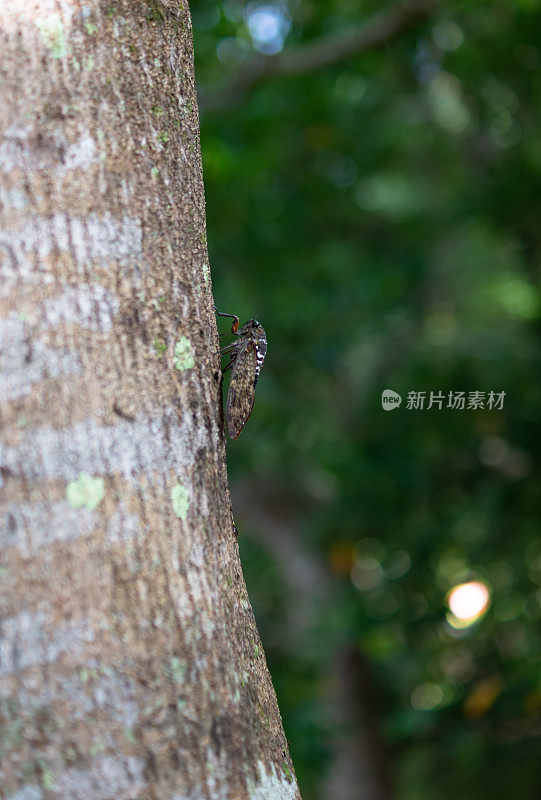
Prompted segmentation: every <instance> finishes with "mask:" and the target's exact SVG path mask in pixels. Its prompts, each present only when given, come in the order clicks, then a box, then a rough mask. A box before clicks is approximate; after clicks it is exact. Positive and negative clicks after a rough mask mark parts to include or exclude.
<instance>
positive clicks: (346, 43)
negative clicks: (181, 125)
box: [199, 0, 437, 113]
mask: <svg viewBox="0 0 541 800" xmlns="http://www.w3.org/2000/svg"><path fill="white" fill-rule="evenodd" d="M436 5H437V0H408V2H399V3H395V4H393V5H392V6H390V7H388V8H385V9H384V10H383V11H380V12H379V13H377V14H374V15H372V16H371V17H369V18H368V19H367V20H366V22H364V23H363V24H362V25H360V26H358V27H356V28H347V29H345V30H343V31H340V32H338V33H332V34H330V35H329V36H326V37H324V38H321V39H318V40H316V41H314V42H310V43H309V44H305V45H300V46H299V47H295V48H291V49H289V50H285V51H284V52H283V53H280V54H279V55H275V56H264V55H257V56H253V57H252V58H251V59H250V60H249V61H248V62H247V63H244V64H243V65H242V66H241V67H240V68H239V70H238V71H237V72H236V74H234V75H233V77H232V78H231V80H230V81H229V82H228V83H227V84H225V85H224V86H222V87H221V88H220V89H218V90H217V91H209V92H207V91H205V89H204V88H203V90H202V91H201V92H200V97H199V110H200V112H201V113H205V112H210V111H220V110H224V109H228V108H231V107H232V106H234V105H236V104H237V103H238V102H239V101H240V100H241V99H242V98H243V97H244V96H245V95H246V94H247V93H248V92H249V91H250V90H252V89H253V88H254V87H255V86H257V85H258V84H261V83H264V82H265V81H268V80H272V79H273V78H281V77H286V76H295V75H307V74H311V73H314V72H319V71H321V70H324V69H327V68H329V67H331V66H333V65H334V64H338V63H339V62H341V61H344V60H345V59H347V58H350V57H351V56H355V55H359V54H360V53H365V52H367V51H369V50H375V49H377V48H378V47H382V46H384V45H385V44H387V43H388V42H390V41H392V40H393V39H395V38H396V37H397V36H399V35H400V34H402V33H403V32H404V31H406V30H407V29H409V28H410V27H411V26H412V25H414V24H416V23H418V22H419V21H421V20H423V19H425V18H426V17H427V16H428V15H429V14H430V13H431V12H432V11H433V10H434V8H435V7H436Z"/></svg>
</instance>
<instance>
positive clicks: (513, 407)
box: [190, 0, 541, 800]
mask: <svg viewBox="0 0 541 800" xmlns="http://www.w3.org/2000/svg"><path fill="white" fill-rule="evenodd" d="M190 5H191V9H192V14H193V24H194V34H195V51H196V70H197V80H198V92H199V97H200V105H201V140H202V151H203V164H204V177H205V186H206V202H207V215H208V238H209V251H210V257H211V263H212V272H213V286H214V297H215V301H216V303H217V305H218V307H219V308H220V309H221V310H223V311H227V312H230V313H235V314H239V315H240V317H241V323H242V322H244V321H245V320H246V319H249V318H251V317H253V316H256V317H257V318H258V319H259V320H260V321H261V322H262V324H263V325H264V327H265V328H266V331H267V336H268V341H269V351H268V356H267V360H266V363H265V366H264V369H263V371H262V375H261V378H260V381H259V383H258V387H257V401H256V405H255V409H254V413H253V414H252V417H251V419H250V421H249V423H248V425H247V426H246V429H245V430H244V432H243V434H242V436H241V438H240V439H239V440H238V441H237V442H234V443H230V444H229V445H228V463H229V469H230V477H231V481H232V490H233V502H234V510H235V515H236V522H237V527H238V529H239V542H240V548H241V555H242V560H243V564H244V568H245V574H246V578H247V582H248V589H249V592H250V596H251V599H252V602H253V605H254V610H255V613H256V617H257V621H258V625H259V629H260V632H261V635H262V639H263V643H264V646H265V650H266V653H267V656H268V661H269V666H270V669H271V673H272V676H273V680H274V684H275V686H276V691H277V694H278V700H279V704H280V708H281V712H282V715H283V720H284V726H285V730H286V734H287V736H288V738H289V741H290V744H291V753H292V756H293V760H294V763H295V765H296V769H297V773H298V778H299V782H300V787H301V792H302V794H303V798H304V800H316V799H317V800H327V798H329V799H330V798H333V800H345V799H346V798H347V800H356V799H357V800H365V799H367V798H369V799H370V800H383V799H384V798H389V797H392V798H394V799H395V800H435V799H437V800H447V798H449V800H451V799H452V800H456V798H457V797H460V798H462V800H485V798H486V800H489V798H490V799H491V800H492V798H513V800H533V798H536V797H539V794H538V792H539V785H540V784H541V770H540V768H539V755H540V739H539V733H540V730H541V726H540V722H539V712H540V709H541V684H540V660H539V652H540V651H539V641H538V633H539V629H540V626H539V620H540V616H541V542H540V539H539V518H540V514H539V510H540V507H541V503H540V499H539V498H540V474H539V460H538V458H537V453H538V448H539V439H540V434H541V429H540V428H541V426H540V422H539V412H540V407H541V385H540V381H539V377H538V376H539V368H540V363H539V362H540V345H539V327H540V312H541V303H540V292H539V281H538V279H539V253H540V249H541V247H540V246H541V224H540V217H539V208H538V206H537V203H536V201H537V198H538V194H539V176H540V171H541V128H540V125H539V110H540V108H541V105H540V104H541V78H540V65H541V60H540V58H539V51H538V45H539V42H540V41H541V14H540V11H541V4H540V2H539V1H538V0H516V1H515V2H490V1H489V0H486V1H483V0H470V1H469V2H442V3H439V4H434V5H433V6H432V7H429V4H428V3H424V4H422V3H419V2H417V3H405V4H402V5H401V6H400V12H399V18H398V21H397V18H395V17H393V14H395V13H396V8H397V6H395V5H393V3H392V0H391V2H390V3H383V2H375V1H373V0H365V1H364V2H361V1H359V2H357V0H334V1H333V2H330V1H329V0H323V1H322V2H315V0H313V1H312V2H308V1H307V0H295V1H293V0H292V2H289V3H286V2H283V3H279V2H278V3H248V4H246V3H244V2H240V1H237V0H227V2H221V3H220V2H214V0H212V2H211V1H210V0H209V2H206V1H204V0H199V1H198V2H193V3H191V4H190ZM374 14H376V15H378V14H379V15H380V16H379V17H377V19H376V27H375V28H374V30H376V34H377V32H378V30H379V29H378V28H377V25H379V26H380V29H381V30H380V38H379V40H378V38H377V35H375V36H374V41H372V46H370V47H367V46H366V41H365V46H363V43H362V40H361V43H360V44H358V45H357V46H356V48H355V52H350V51H348V49H347V48H348V41H349V39H350V37H352V36H353V34H354V33H355V32H356V31H357V30H358V29H360V28H361V29H362V28H363V26H364V30H365V31H366V30H367V28H366V26H367V25H368V26H371V25H372V26H374ZM400 14H401V15H402V16H401V17H400ZM393 24H394V28H393ZM382 32H383V33H382ZM309 43H312V44H313V47H314V49H313V50H312V51H306V50H302V49H301V48H302V47H303V46H305V45H308V44H309ZM298 53H300V55H299V58H298V60H297V61H296V62H295V64H296V66H295V67H294V69H293V67H291V65H292V64H293V63H294V62H293V61H292V60H291V58H290V60H289V61H286V62H284V61H281V62H280V60H279V59H281V58H284V57H285V56H286V55H288V54H293V55H295V54H298ZM310 53H312V60H311V61H310ZM314 53H320V54H321V53H328V54H329V58H328V60H327V62H326V63H325V64H317V63H315V62H314V58H313V54H314ZM273 55H274V56H275V57H274V59H273ZM269 59H270V60H269ZM284 63H285V64H286V67H283V64H284ZM280 64H282V71H285V72H286V73H287V72H288V69H289V73H288V74H279V73H280ZM287 64H289V68H287ZM293 71H294V73H295V74H292V72H293ZM219 324H220V329H221V330H223V331H226V330H228V325H227V321H224V320H220V321H219ZM385 388H391V389H393V390H395V391H397V392H399V393H400V394H401V395H402V397H403V398H404V399H403V402H402V405H401V406H400V408H399V409H397V410H394V411H392V412H386V411H384V410H383V409H382V406H381V392H382V390H383V389H385ZM502 390H503V391H505V392H506V396H505V401H504V406H503V410H495V409H492V410H490V409H488V408H486V407H485V408H484V409H477V410H472V409H470V410H468V409H464V410H451V409H447V408H442V409H441V410H438V409H437V408H432V409H430V410H428V409H427V408H426V403H425V408H424V409H423V410H422V411H421V410H411V409H408V408H407V407H406V404H407V395H408V392H410V391H426V392H428V393H429V392H430V391H434V392H435V391H441V392H443V393H444V394H445V396H446V398H447V395H448V393H449V391H465V392H467V393H468V392H472V391H483V392H486V393H488V392H490V391H495V392H500V391H502ZM469 580H478V581H481V582H482V583H484V584H485V585H486V586H487V587H488V589H489V591H490V604H489V607H488V610H487V612H486V614H485V615H484V616H483V617H482V618H481V619H479V620H478V621H476V622H475V623H473V624H470V625H466V626H465V627H462V628H460V627H459V628H457V627H455V626H453V619H452V617H451V616H450V614H449V611H448V608H447V605H446V598H447V593H448V592H449V591H450V590H451V589H452V588H453V587H454V586H456V585H457V584H460V583H462V582H464V581H469ZM455 624H456V622H455Z"/></svg>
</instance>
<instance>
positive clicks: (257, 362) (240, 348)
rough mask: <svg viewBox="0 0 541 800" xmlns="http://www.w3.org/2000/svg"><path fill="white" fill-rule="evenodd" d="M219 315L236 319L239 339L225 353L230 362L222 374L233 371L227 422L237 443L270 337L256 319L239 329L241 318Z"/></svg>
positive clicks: (223, 352) (249, 410)
mask: <svg viewBox="0 0 541 800" xmlns="http://www.w3.org/2000/svg"><path fill="white" fill-rule="evenodd" d="M217 313H218V314H219V315H220V316H223V317H226V316H227V317H233V320H234V321H233V324H232V326H231V333H232V334H233V335H234V336H237V337H238V340H237V341H236V342H233V344H230V345H228V346H227V347H224V348H223V350H222V354H225V353H228V354H229V355H230V361H229V363H228V364H227V366H226V367H225V368H224V370H223V372H225V371H226V370H227V369H229V368H231V380H230V382H229V388H228V390H227V400H226V404H225V421H226V425H227V432H228V434H229V436H230V437H231V439H238V437H239V436H240V434H241V432H242V429H243V428H244V426H245V425H246V422H247V421H248V417H249V416H250V414H251V413H252V409H253V407H254V400H255V387H256V383H257V379H258V378H259V373H260V372H261V367H262V366H263V361H264V360H265V356H266V354H267V337H266V335H265V331H264V329H263V328H262V326H261V325H260V324H259V322H258V321H257V320H256V319H251V320H249V321H248V322H245V323H244V325H243V326H242V328H239V327H238V325H239V320H238V317H236V316H234V315H233V314H222V313H220V312H219V311H217Z"/></svg>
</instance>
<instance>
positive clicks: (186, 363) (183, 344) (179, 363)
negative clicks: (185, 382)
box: [173, 336, 195, 372]
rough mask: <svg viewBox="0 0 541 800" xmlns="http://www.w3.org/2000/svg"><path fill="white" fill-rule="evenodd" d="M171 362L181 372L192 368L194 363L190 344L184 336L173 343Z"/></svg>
mask: <svg viewBox="0 0 541 800" xmlns="http://www.w3.org/2000/svg"><path fill="white" fill-rule="evenodd" d="M173 364H174V365H175V367H176V368H177V369H178V370H179V371H180V372H183V371H184V370H185V369H192V368H193V367H194V365H195V359H194V355H193V350H192V345H191V344H190V340H189V339H187V338H186V337H185V336H181V338H180V339H179V340H178V342H177V343H176V345H175V356H174V358H173Z"/></svg>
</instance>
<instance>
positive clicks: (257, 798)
mask: <svg viewBox="0 0 541 800" xmlns="http://www.w3.org/2000/svg"><path fill="white" fill-rule="evenodd" d="M257 770H258V772H259V780H258V782H257V784H255V783H254V782H253V781H252V780H248V791H249V797H250V800H296V798H298V797H299V790H298V788H297V783H296V781H295V780H294V779H293V776H291V777H290V779H289V780H288V779H287V778H286V777H285V775H284V776H283V777H282V776H280V775H277V774H276V771H275V770H274V767H272V766H271V768H270V770H269V771H267V768H266V766H265V764H264V762H263V761H258V762H257Z"/></svg>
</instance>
